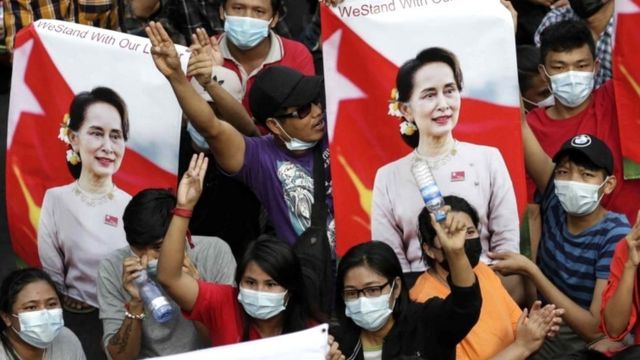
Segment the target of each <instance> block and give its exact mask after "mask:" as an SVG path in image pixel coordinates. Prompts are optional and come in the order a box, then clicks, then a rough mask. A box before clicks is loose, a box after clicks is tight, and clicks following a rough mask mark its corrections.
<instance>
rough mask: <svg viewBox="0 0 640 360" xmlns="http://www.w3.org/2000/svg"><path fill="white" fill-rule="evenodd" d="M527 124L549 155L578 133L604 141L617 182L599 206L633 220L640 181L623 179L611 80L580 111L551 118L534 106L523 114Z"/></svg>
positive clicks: (636, 208) (530, 190) (529, 188)
mask: <svg viewBox="0 0 640 360" xmlns="http://www.w3.org/2000/svg"><path fill="white" fill-rule="evenodd" d="M527 123H528V124H529V127H530V128H531V131H533V134H534V135H535V136H536V138H537V139H538V141H539V142H540V145H541V146H542V148H543V149H544V151H545V152H546V153H547V154H548V155H549V156H553V155H555V153H556V152H558V150H559V149H560V146H562V144H563V143H564V142H565V141H567V140H568V139H570V138H572V137H574V136H575V135H578V134H591V135H595V136H596V137H598V138H599V139H600V140H602V141H604V142H605V143H606V144H607V145H608V146H609V148H610V149H611V153H612V154H613V174H614V175H615V176H616V178H617V179H618V183H617V185H616V188H615V190H614V191H613V193H612V194H610V195H608V196H605V197H604V198H603V199H602V205H603V206H604V207H605V208H606V209H608V210H611V211H615V212H618V213H622V214H625V215H626V216H627V219H628V220H629V222H631V223H633V222H634V221H635V217H636V213H637V211H638V204H640V181H639V180H624V178H623V176H622V149H621V147H620V133H619V130H618V115H617V112H616V105H615V96H614V91H613V83H612V82H611V81H607V82H606V83H604V84H603V85H602V86H600V87H599V88H598V89H596V90H594V91H593V96H592V99H591V103H590V104H589V106H588V107H587V108H586V109H584V110H583V111H582V112H581V113H579V114H577V115H575V116H572V117H570V118H567V119H562V120H554V119H551V118H550V117H549V116H548V115H547V113H546V109H542V108H538V109H535V110H533V111H531V112H529V113H528V114H527ZM528 190H529V193H530V194H531V193H533V191H534V190H535V185H534V184H533V182H532V181H529V184H528Z"/></svg>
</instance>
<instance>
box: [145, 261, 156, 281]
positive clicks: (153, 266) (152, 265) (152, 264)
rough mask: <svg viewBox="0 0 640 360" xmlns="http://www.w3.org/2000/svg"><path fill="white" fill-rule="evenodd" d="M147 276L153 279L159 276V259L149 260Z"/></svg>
mask: <svg viewBox="0 0 640 360" xmlns="http://www.w3.org/2000/svg"><path fill="white" fill-rule="evenodd" d="M147 274H149V276H151V277H155V276H156V274H158V259H153V260H149V262H148V263H147Z"/></svg>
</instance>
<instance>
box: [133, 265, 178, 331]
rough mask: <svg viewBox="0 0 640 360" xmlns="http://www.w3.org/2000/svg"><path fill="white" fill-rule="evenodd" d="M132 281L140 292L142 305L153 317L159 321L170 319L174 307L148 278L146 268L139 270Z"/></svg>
mask: <svg viewBox="0 0 640 360" xmlns="http://www.w3.org/2000/svg"><path fill="white" fill-rule="evenodd" d="M134 281H135V284H136V286H137V287H138V291H139V292H140V297H141V298H142V302H143V303H144V307H145V308H146V309H147V310H148V311H149V312H151V314H152V315H153V318H154V319H155V320H156V321H157V322H159V323H164V322H167V321H169V320H171V318H172V317H173V314H174V309H173V307H172V306H171V304H170V303H169V301H168V300H167V298H166V297H165V296H164V295H162V291H160V288H159V287H158V284H156V283H155V282H154V281H153V280H151V279H149V275H148V274H147V270H141V271H140V276H138V277H137V278H136V279H135V280H134Z"/></svg>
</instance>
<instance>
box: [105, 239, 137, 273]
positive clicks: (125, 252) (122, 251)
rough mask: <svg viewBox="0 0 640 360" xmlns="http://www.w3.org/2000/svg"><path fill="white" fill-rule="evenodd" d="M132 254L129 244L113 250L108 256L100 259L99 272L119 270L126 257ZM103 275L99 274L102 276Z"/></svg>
mask: <svg viewBox="0 0 640 360" xmlns="http://www.w3.org/2000/svg"><path fill="white" fill-rule="evenodd" d="M130 254H131V250H130V248H129V246H128V245H127V246H123V247H121V248H119V249H116V250H113V251H112V252H110V253H109V254H107V256H105V257H104V258H102V260H100V265H99V266H98V273H99V274H105V273H107V272H110V273H111V272H117V271H118V269H120V268H121V267H122V261H123V260H124V258H126V257H127V256H129V255H130ZM101 277H102V276H99V278H101Z"/></svg>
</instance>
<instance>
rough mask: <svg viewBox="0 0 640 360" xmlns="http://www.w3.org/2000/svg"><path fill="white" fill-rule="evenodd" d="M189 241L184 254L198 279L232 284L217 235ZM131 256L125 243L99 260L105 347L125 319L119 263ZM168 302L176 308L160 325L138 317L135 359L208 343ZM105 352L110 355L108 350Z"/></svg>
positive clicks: (229, 261)
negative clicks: (138, 341) (139, 330)
mask: <svg viewBox="0 0 640 360" xmlns="http://www.w3.org/2000/svg"><path fill="white" fill-rule="evenodd" d="M193 243H194V245H195V247H194V248H193V249H191V248H188V249H187V255H188V256H189V258H191V260H192V262H193V264H194V265H195V267H196V268H197V269H198V272H199V273H200V278H201V279H203V280H205V281H208V282H216V283H222V284H233V280H234V274H235V270H236V262H235V259H234V258H233V255H232V253H231V249H230V248H229V245H227V244H226V243H225V242H224V241H222V240H221V239H219V238H216V237H204V236H193ZM133 255H134V254H133V252H132V251H131V248H130V247H129V246H126V247H123V248H121V249H118V250H116V251H114V252H113V253H111V254H110V255H109V256H108V257H107V258H106V259H104V260H103V261H102V262H101V263H100V269H99V270H98V302H99V303H100V319H101V320H102V325H103V328H104V335H103V337H102V342H103V344H104V347H105V349H106V347H107V344H108V342H109V339H111V337H112V336H113V335H115V334H116V333H117V332H118V330H119V329H120V326H121V325H122V323H123V321H124V319H125V316H124V312H125V304H126V303H128V302H129V300H130V299H131V296H130V295H129V293H128V292H127V291H126V290H125V289H124V287H123V286H122V262H123V261H124V259H125V258H126V257H128V256H133ZM167 299H169V297H168V296H167ZM169 301H170V302H171V305H172V306H173V307H174V310H175V311H176V313H175V315H174V317H173V318H172V319H171V320H170V321H168V322H166V323H164V324H160V323H158V322H156V321H155V320H154V319H153V317H151V316H149V315H150V314H147V316H146V317H145V319H144V320H142V344H141V346H140V353H139V354H138V358H146V357H154V356H162V355H170V354H177V353H183V352H187V351H193V350H197V349H200V348H203V347H207V346H208V344H207V343H206V339H202V338H201V337H200V336H199V335H198V333H197V331H196V328H195V326H194V324H193V322H191V321H189V320H187V319H185V318H184V317H183V316H182V314H181V313H180V308H179V306H178V305H177V304H176V303H175V302H174V301H172V300H171V299H169ZM106 353H107V357H109V358H110V356H109V352H108V351H106Z"/></svg>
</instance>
